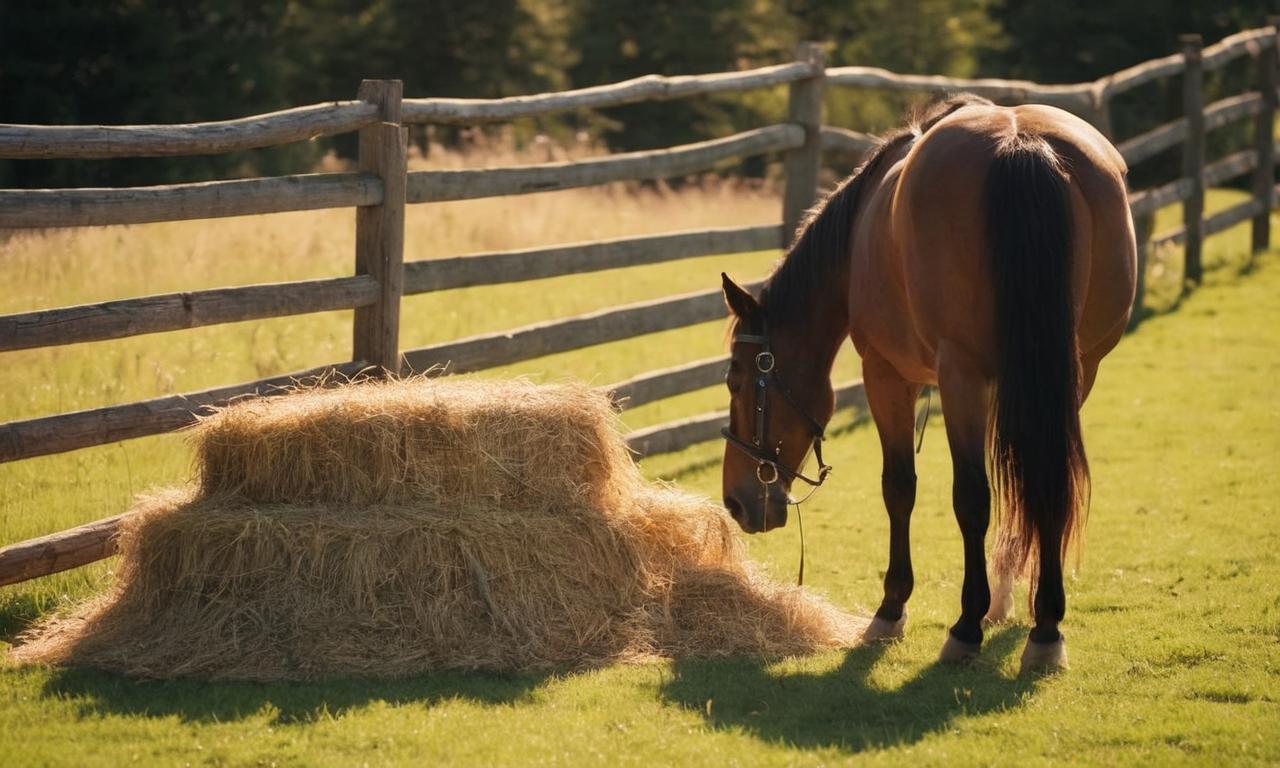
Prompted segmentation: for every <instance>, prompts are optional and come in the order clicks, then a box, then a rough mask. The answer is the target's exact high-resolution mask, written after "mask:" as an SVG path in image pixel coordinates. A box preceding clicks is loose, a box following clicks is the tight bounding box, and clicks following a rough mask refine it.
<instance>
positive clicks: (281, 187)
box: [0, 173, 382, 229]
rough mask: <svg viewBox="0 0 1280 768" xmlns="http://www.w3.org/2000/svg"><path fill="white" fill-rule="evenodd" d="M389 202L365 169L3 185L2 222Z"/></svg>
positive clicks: (124, 219) (34, 223) (83, 223)
mask: <svg viewBox="0 0 1280 768" xmlns="http://www.w3.org/2000/svg"><path fill="white" fill-rule="evenodd" d="M380 202H382V183H381V182H380V181H379V179H378V178H377V177H376V176H370V175H367V174H359V173H308V174H300V175H297V176H277V177H274V178H267V179H237V180H233V181H206V182H200V183H195V184H168V185H164V186H158V187H130V188H126V189H0V227H7V228H11V229H18V228H31V227H88V226H102V225H107V224H146V223H149V222H155V221H183V220H186V219H213V218H220V217H224V216H248V215H250V214H260V213H283V212H285V211H311V210H317V209H321V208H349V207H352V206H362V205H377V204H378V203H380Z"/></svg>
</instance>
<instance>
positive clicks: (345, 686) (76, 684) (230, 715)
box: [43, 669, 551, 725]
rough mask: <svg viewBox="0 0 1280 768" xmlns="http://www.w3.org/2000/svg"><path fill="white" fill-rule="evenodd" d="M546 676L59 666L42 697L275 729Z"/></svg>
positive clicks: (525, 684) (531, 685)
mask: <svg viewBox="0 0 1280 768" xmlns="http://www.w3.org/2000/svg"><path fill="white" fill-rule="evenodd" d="M550 677H551V674H550V673H527V674H499V673H488V672H470V671H446V672H436V673H432V674H430V675H419V676H415V677H407V678H402V679H397V680H362V679H352V678H344V679H337V680H326V681H321V682H280V683H251V682H238V681H216V682H210V681H203V680H189V679H177V680H143V681H140V680H137V679H134V678H130V677H125V676H122V675H117V674H112V673H107V672H101V671H98V670H92V669H62V670H56V671H54V672H53V673H52V675H51V677H50V678H49V680H48V681H47V682H46V683H45V685H44V690H43V694H44V695H45V696H49V697H59V698H70V699H75V700H76V701H77V702H78V703H79V704H80V707H81V712H80V714H81V715H82V716H88V715H102V714H112V715H133V716H142V717H168V716H176V717H178V718H179V719H180V720H182V721H183V722H197V723H211V722H227V721H233V720H242V719H245V718H249V717H254V716H257V715H259V714H261V713H264V712H265V713H266V714H267V716H268V717H270V719H271V721H272V722H273V723H276V724H286V725H287V724H294V723H309V722H313V721H315V720H319V719H324V718H327V717H330V716H337V715H340V714H342V713H344V712H347V711H349V710H353V709H358V708H361V707H364V706H367V705H370V704H375V703H383V704H388V705H391V706H398V705H405V704H423V705H428V706H429V705H432V704H435V703H438V702H441V701H450V700H458V699H461V700H464V701H470V702H475V703H477V704H486V705H494V706H497V705H504V704H513V703H517V702H519V701H521V700H524V699H526V698H528V697H529V696H530V695H531V694H532V693H533V691H534V690H535V689H537V688H538V687H540V686H541V685H543V684H544V683H545V682H547V680H548V679H550Z"/></svg>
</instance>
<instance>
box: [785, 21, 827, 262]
mask: <svg viewBox="0 0 1280 768" xmlns="http://www.w3.org/2000/svg"><path fill="white" fill-rule="evenodd" d="M796 61H799V62H803V63H805V64H809V65H810V66H812V67H813V68H814V75H813V77H809V78H805V79H804V80H796V81H794V82H792V83H791V86H790V91H789V94H788V99H787V120H789V121H790V122H793V123H798V124H799V125H801V126H803V127H804V144H803V145H802V146H800V147H797V148H796V149H793V150H791V151H790V152H788V153H787V154H786V159H785V161H784V163H783V173H784V174H785V177H786V178H785V188H784V191H783V197H782V233H783V238H784V240H785V242H784V243H783V245H784V246H787V247H789V246H790V245H791V243H792V241H793V240H794V239H795V236H796V230H798V229H799V228H800V221H801V220H802V219H803V218H804V213H805V211H807V210H808V209H809V207H810V206H811V205H813V203H814V200H816V199H817V197H818V171H819V169H820V167H821V165H822V95H823V86H824V84H825V80H826V55H825V53H824V52H823V50H822V46H821V45H819V44H818V43H808V42H805V43H800V44H799V45H797V46H796Z"/></svg>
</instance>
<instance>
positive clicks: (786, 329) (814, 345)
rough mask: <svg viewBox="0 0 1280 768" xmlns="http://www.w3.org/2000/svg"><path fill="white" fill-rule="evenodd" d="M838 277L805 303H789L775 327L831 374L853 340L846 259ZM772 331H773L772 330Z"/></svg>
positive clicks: (830, 278) (822, 285) (829, 278)
mask: <svg viewBox="0 0 1280 768" xmlns="http://www.w3.org/2000/svg"><path fill="white" fill-rule="evenodd" d="M838 264H839V266H838V268H837V269H835V270H834V272H835V274H832V275H829V276H824V279H823V280H822V281H821V282H820V284H819V285H818V286H817V290H815V291H813V292H811V293H810V294H809V295H808V296H806V297H804V298H803V299H801V300H793V301H790V302H788V303H787V305H786V306H785V308H784V310H783V312H782V313H781V315H780V316H779V317H778V318H777V319H776V320H775V321H774V324H775V327H776V328H777V330H778V331H780V332H781V333H784V334H786V336H787V337H788V338H789V339H792V340H794V343H796V344H797V345H798V346H800V347H801V348H803V349H804V351H805V353H806V355H808V356H810V359H812V360H814V361H817V362H818V364H819V365H820V366H821V368H822V370H823V371H824V372H826V373H830V371H831V368H832V366H833V365H834V364H835V359H836V354H837V353H838V352H839V351H840V347H841V345H842V344H843V343H844V340H845V339H847V338H848V337H849V292H848V286H849V262H848V259H847V258H842V259H840V260H839V262H838ZM771 330H772V329H771Z"/></svg>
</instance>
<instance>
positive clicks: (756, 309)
mask: <svg viewBox="0 0 1280 768" xmlns="http://www.w3.org/2000/svg"><path fill="white" fill-rule="evenodd" d="M720 277H721V279H723V281H724V303H725V306H727V307H728V308H729V311H730V312H732V313H733V314H735V315H737V316H738V318H739V319H742V320H750V319H752V318H754V317H756V315H758V314H759V313H760V303H759V302H758V301H756V297H755V296H752V295H751V292H750V291H748V290H747V289H746V288H743V287H742V286H740V285H738V284H737V283H735V282H734V281H733V278H732V277H729V275H727V274H726V273H724V272H721V273H720Z"/></svg>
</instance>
